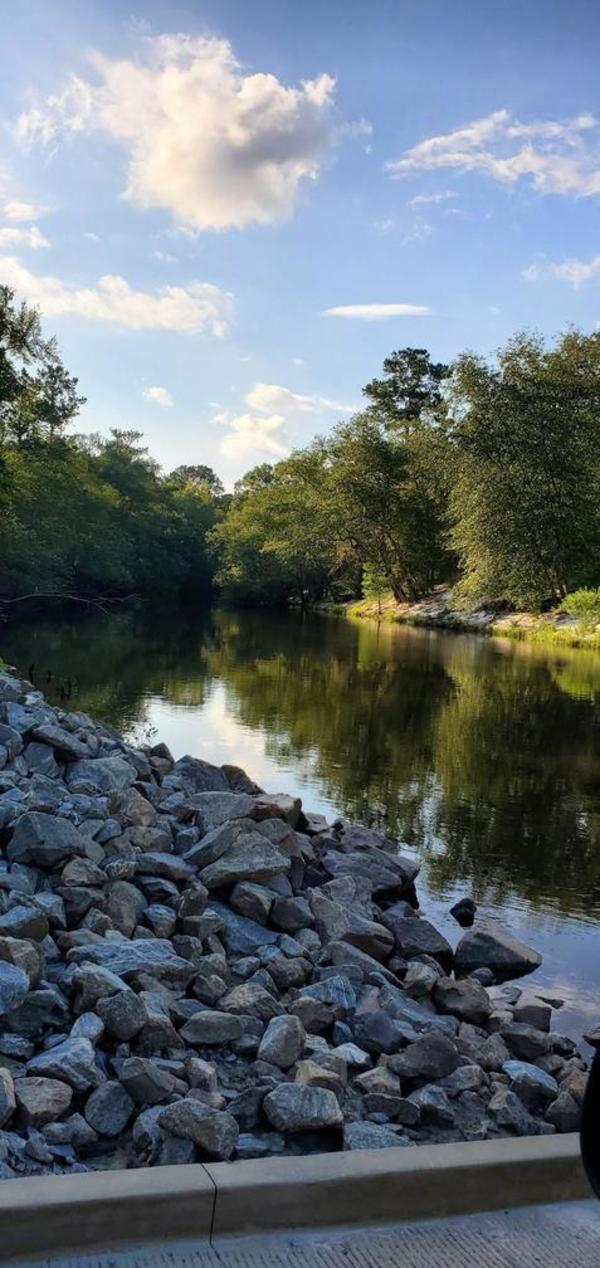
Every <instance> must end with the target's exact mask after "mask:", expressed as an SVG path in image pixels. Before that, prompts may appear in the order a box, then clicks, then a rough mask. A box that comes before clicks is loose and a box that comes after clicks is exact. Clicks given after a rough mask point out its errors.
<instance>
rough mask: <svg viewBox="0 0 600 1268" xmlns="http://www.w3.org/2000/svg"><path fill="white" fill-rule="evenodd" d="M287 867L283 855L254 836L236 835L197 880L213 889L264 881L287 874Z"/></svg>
mask: <svg viewBox="0 0 600 1268" xmlns="http://www.w3.org/2000/svg"><path fill="white" fill-rule="evenodd" d="M289 868H290V860H289V858H288V856H287V854H284V853H283V851H282V850H280V849H278V847H277V846H276V845H272V844H271V842H270V841H266V840H265V839H264V837H262V836H260V835H259V834H258V833H247V834H245V835H242V836H239V837H238V839H237V841H236V842H235V844H234V845H232V846H231V848H230V849H229V850H227V853H226V854H222V855H221V857H220V858H219V859H217V861H216V862H215V863H210V864H209V866H208V867H205V868H204V869H203V871H202V872H201V874H200V879H201V880H202V884H203V885H206V888H207V889H209V890H213V889H221V888H223V887H224V886H227V885H234V884H236V882H237V881H264V880H268V879H269V877H271V876H277V875H278V874H279V873H282V872H287V871H289Z"/></svg>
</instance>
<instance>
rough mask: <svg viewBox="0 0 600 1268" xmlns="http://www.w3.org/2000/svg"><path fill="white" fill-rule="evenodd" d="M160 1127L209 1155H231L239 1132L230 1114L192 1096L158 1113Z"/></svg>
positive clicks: (226, 1156)
mask: <svg viewBox="0 0 600 1268" xmlns="http://www.w3.org/2000/svg"><path fill="white" fill-rule="evenodd" d="M158 1122H159V1125H160V1127H161V1128H162V1130H163V1131H166V1132H170V1133H171V1135H172V1136H180V1137H183V1139H184V1140H192V1141H193V1142H194V1144H195V1145H197V1146H198V1148H199V1149H201V1150H202V1152H203V1153H205V1154H208V1156H209V1157H211V1158H218V1159H223V1160H224V1159H227V1158H230V1157H231V1155H232V1153H233V1151H234V1149H235V1146H236V1144H237V1139H238V1136H239V1134H240V1129H239V1127H238V1124H237V1122H236V1120H235V1118H234V1117H233V1115H232V1114H228V1113H227V1112H226V1111H223V1110H214V1109H210V1108H209V1107H208V1106H207V1105H203V1104H202V1101H197V1100H194V1099H192V1098H191V1097H186V1098H185V1099H184V1100H182V1101H176V1102H175V1104H174V1105H168V1106H167V1108H166V1109H164V1110H162V1111H161V1113H160V1114H159V1116H158Z"/></svg>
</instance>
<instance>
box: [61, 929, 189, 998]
mask: <svg viewBox="0 0 600 1268" xmlns="http://www.w3.org/2000/svg"><path fill="white" fill-rule="evenodd" d="M69 959H70V960H71V961H73V962H74V963H75V964H85V963H86V961H91V962H92V963H93V964H99V965H100V966H101V967H102V968H105V969H109V970H110V971H111V973H115V974H116V975H117V977H122V978H124V979H125V981H127V980H128V979H129V978H131V977H135V975H136V974H138V973H151V974H152V975H153V976H154V977H156V978H158V979H159V980H160V981H161V982H165V983H166V984H167V985H168V986H172V987H174V988H177V987H181V988H182V989H185V987H186V986H187V984H188V982H189V981H190V980H191V978H192V977H194V974H195V969H194V966H193V964H190V963H189V961H188V960H183V959H181V958H180V956H178V955H176V954H175V952H174V950H173V947H172V946H171V943H170V942H169V941H168V940H167V939H166V938H143V939H140V940H139V941H137V942H129V941H127V940H125V939H123V941H122V942H121V941H119V942H117V941H114V942H113V941H110V942H109V941H105V942H90V943H88V944H87V945H86V946H83V947H74V948H73V949H72V951H70V952H69Z"/></svg>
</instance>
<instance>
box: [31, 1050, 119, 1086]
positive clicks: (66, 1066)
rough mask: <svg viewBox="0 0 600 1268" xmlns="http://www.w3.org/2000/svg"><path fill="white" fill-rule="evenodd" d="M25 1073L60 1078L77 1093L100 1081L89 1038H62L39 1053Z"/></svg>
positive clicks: (32, 1059)
mask: <svg viewBox="0 0 600 1268" xmlns="http://www.w3.org/2000/svg"><path fill="white" fill-rule="evenodd" d="M27 1072H28V1074H32V1075H39V1076H40V1077H42V1078H49V1079H60V1080H62V1081H63V1082H64V1083H68V1084H69V1086H70V1087H72V1088H74V1090H75V1091H76V1092H86V1091H87V1090H88V1089H89V1088H92V1087H96V1086H97V1084H98V1083H100V1081H101V1078H102V1076H101V1074H100V1071H99V1069H98V1066H97V1065H96V1059H95V1054H94V1049H93V1047H92V1045H91V1043H90V1041H89V1039H65V1040H64V1042H63V1043H59V1044H57V1045H56V1047H55V1048H50V1050H49V1051H48V1052H40V1053H38V1054H37V1056H35V1057H32V1058H31V1060H30V1061H28V1063H27Z"/></svg>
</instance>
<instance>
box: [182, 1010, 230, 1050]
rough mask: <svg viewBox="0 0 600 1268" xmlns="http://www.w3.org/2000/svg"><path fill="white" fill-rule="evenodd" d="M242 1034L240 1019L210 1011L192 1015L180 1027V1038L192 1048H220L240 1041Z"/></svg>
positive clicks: (228, 1014)
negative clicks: (236, 1040) (237, 1040)
mask: <svg viewBox="0 0 600 1268" xmlns="http://www.w3.org/2000/svg"><path fill="white" fill-rule="evenodd" d="M243 1033H244V1021H243V1019H242V1017H236V1016H234V1015H233V1014H232V1013H220V1012H215V1011H213V1010H211V1009H205V1010H204V1011H203V1012H197V1013H194V1015H193V1016H192V1017H190V1019H189V1021H186V1023H185V1025H184V1026H182V1027H181V1031H180V1034H181V1037H182V1039H185V1042H186V1043H188V1044H191V1045H192V1046H193V1047H194V1046H195V1047H199V1048H203V1047H205V1046H206V1047H222V1046H226V1045H227V1044H229V1043H232V1042H233V1041H234V1040H235V1039H240V1038H241V1036H242V1035H243Z"/></svg>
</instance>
